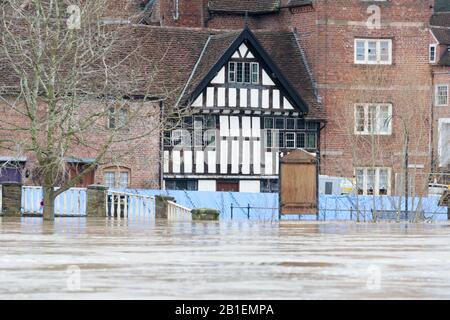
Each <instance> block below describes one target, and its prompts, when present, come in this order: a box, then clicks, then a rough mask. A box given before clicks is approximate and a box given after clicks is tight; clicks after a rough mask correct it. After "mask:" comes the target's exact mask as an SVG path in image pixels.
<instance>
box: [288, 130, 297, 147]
mask: <svg viewBox="0 0 450 320" xmlns="http://www.w3.org/2000/svg"><path fill="white" fill-rule="evenodd" d="M286 148H289V149H294V148H295V133H293V132H288V133H286Z"/></svg>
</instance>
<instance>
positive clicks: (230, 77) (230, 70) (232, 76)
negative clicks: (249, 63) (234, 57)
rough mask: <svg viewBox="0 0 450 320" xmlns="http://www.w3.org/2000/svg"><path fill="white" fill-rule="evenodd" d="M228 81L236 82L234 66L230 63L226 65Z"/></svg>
mask: <svg viewBox="0 0 450 320" xmlns="http://www.w3.org/2000/svg"><path fill="white" fill-rule="evenodd" d="M228 81H229V82H235V81H236V64H235V63H234V62H230V64H229V65H228Z"/></svg>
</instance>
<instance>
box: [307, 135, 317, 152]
mask: <svg viewBox="0 0 450 320" xmlns="http://www.w3.org/2000/svg"><path fill="white" fill-rule="evenodd" d="M316 139H317V138H316V134H315V133H312V132H308V134H307V141H306V148H307V149H316V147H317V145H316Z"/></svg>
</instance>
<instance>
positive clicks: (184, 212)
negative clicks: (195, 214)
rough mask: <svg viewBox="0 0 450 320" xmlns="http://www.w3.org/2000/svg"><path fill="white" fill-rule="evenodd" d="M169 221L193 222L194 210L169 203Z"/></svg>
mask: <svg viewBox="0 0 450 320" xmlns="http://www.w3.org/2000/svg"><path fill="white" fill-rule="evenodd" d="M167 220H169V221H192V210H191V209H189V208H186V207H183V206H182V205H179V204H178V203H175V202H172V201H167Z"/></svg>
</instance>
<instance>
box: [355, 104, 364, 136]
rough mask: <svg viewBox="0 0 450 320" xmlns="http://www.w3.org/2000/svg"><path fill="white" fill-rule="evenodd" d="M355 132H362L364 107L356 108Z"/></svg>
mask: <svg viewBox="0 0 450 320" xmlns="http://www.w3.org/2000/svg"><path fill="white" fill-rule="evenodd" d="M355 116H356V119H355V122H356V132H364V123H365V121H364V106H356V112H355Z"/></svg>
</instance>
